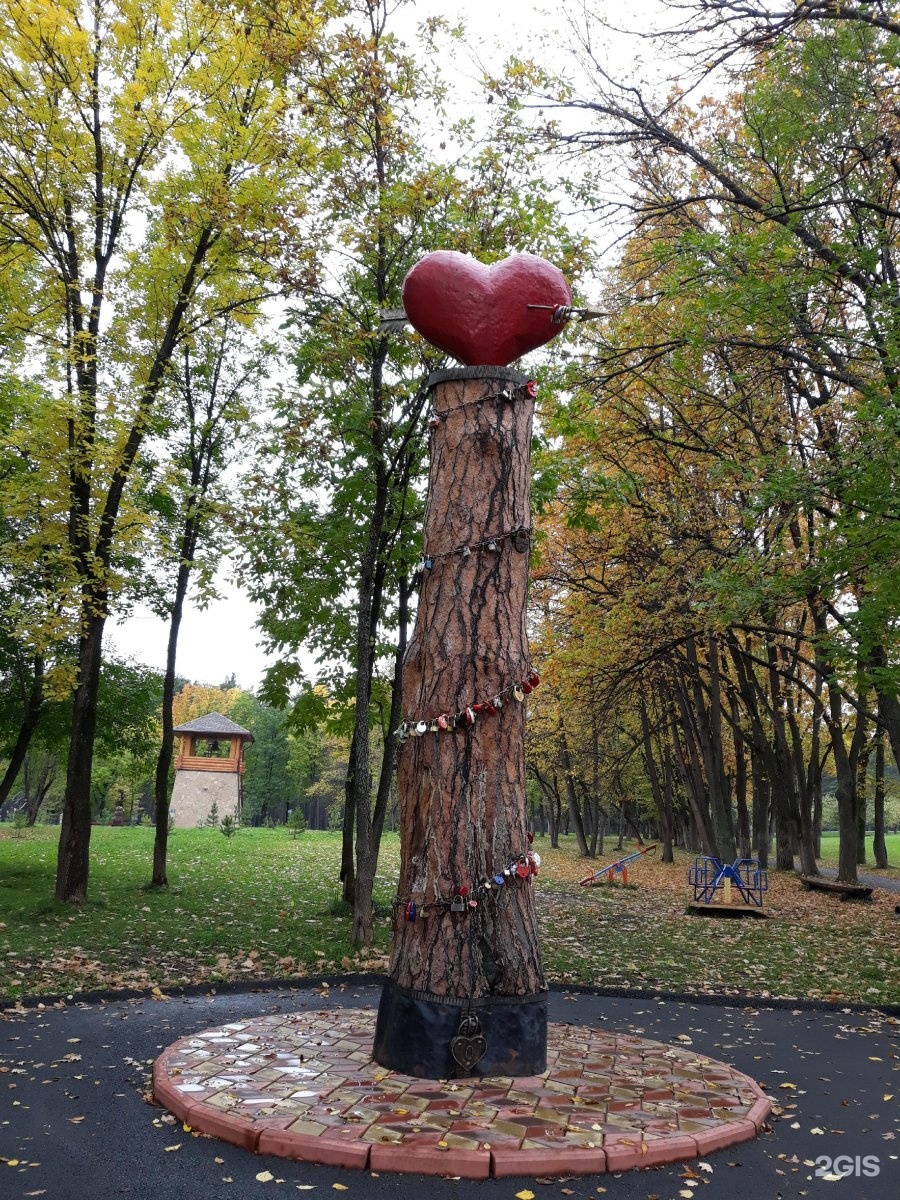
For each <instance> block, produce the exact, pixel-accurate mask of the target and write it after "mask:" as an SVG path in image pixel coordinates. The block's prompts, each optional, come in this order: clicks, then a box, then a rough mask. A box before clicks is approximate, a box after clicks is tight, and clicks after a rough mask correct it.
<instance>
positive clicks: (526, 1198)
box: [516, 1189, 534, 1200]
mask: <svg viewBox="0 0 900 1200" xmlns="http://www.w3.org/2000/svg"><path fill="white" fill-rule="evenodd" d="M516 1200H534V1192H529V1191H528V1190H527V1189H526V1190H525V1191H521V1192H516Z"/></svg>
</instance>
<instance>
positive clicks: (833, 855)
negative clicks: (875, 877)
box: [820, 833, 900, 876]
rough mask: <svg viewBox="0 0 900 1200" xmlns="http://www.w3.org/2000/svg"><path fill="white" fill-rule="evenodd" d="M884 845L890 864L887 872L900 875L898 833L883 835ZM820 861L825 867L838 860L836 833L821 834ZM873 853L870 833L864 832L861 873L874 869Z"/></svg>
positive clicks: (899, 841) (834, 865) (899, 837)
mask: <svg viewBox="0 0 900 1200" xmlns="http://www.w3.org/2000/svg"><path fill="white" fill-rule="evenodd" d="M884 841H885V845H886V846H887V852H888V862H889V863H890V864H891V865H890V867H889V868H888V874H889V875H893V876H900V869H898V868H900V833H888V834H886V835H885V839H884ZM820 861H821V862H822V863H823V864H824V865H825V866H826V867H836V866H837V861H838V835H837V834H836V833H823V834H822V858H821V859H820ZM874 862H875V855H874V853H873V851H872V835H871V833H868V834H866V865H865V866H862V865H860V867H859V870H860V871H862V872H863V873H866V872H872V871H874V870H876V868H875V866H874V865H873V864H874Z"/></svg>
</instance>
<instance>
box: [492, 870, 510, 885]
mask: <svg viewBox="0 0 900 1200" xmlns="http://www.w3.org/2000/svg"><path fill="white" fill-rule="evenodd" d="M508 874H509V872H508V871H507V875H508ZM494 883H496V885H497V887H503V885H504V883H506V878H505V877H504V876H503V875H499V874H498V875H495V876H494Z"/></svg>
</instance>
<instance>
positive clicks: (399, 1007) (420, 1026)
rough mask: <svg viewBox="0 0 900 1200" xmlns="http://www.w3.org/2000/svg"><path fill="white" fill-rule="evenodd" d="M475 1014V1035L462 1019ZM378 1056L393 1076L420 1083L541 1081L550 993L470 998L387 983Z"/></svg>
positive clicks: (377, 1038)
mask: <svg viewBox="0 0 900 1200" xmlns="http://www.w3.org/2000/svg"><path fill="white" fill-rule="evenodd" d="M470 1012H471V1013H474V1015H475V1017H476V1018H477V1022H478V1026H479V1027H480V1029H479V1032H478V1034H477V1036H476V1037H472V1036H471V1032H472V1030H471V1027H469V1026H467V1025H466V1024H464V1020H463V1019H464V1017H466V1016H467V1014H468V1013H470ZM461 1034H462V1036H460V1035H461ZM467 1035H468V1036H467ZM372 1052H373V1056H374V1058H375V1061H376V1062H377V1063H380V1064H381V1066H383V1067H387V1068H388V1070H391V1071H399V1072H400V1073H401V1074H403V1075H415V1076H417V1077H419V1078H421V1079H452V1078H455V1077H458V1076H461V1077H470V1078H471V1077H477V1078H482V1077H484V1076H485V1075H508V1076H512V1077H514V1078H516V1077H522V1076H525V1075H539V1074H540V1073H541V1072H542V1071H545V1070H546V1069H547V993H546V992H538V993H536V994H535V995H531V996H485V997H483V998H481V999H478V1000H465V999H457V998H456V997H450V996H433V995H431V994H430V993H428V992H416V991H412V990H410V989H408V988H402V987H400V986H399V985H398V984H396V983H394V981H393V980H392V979H389V980H387V982H386V983H385V985H384V989H383V990H382V993H381V1001H380V1003H379V1005H378V1020H377V1022H376V1025H375V1042H374V1046H373V1051H372ZM476 1056H478V1057H477V1061H473V1060H474V1059H475V1058H476ZM460 1060H462V1061H460Z"/></svg>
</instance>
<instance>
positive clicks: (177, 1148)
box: [166, 1142, 181, 1154]
mask: <svg viewBox="0 0 900 1200" xmlns="http://www.w3.org/2000/svg"><path fill="white" fill-rule="evenodd" d="M180 1149H181V1142H177V1143H176V1144H175V1145H174V1146H166V1154H171V1153H172V1151H173V1150H180Z"/></svg>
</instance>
